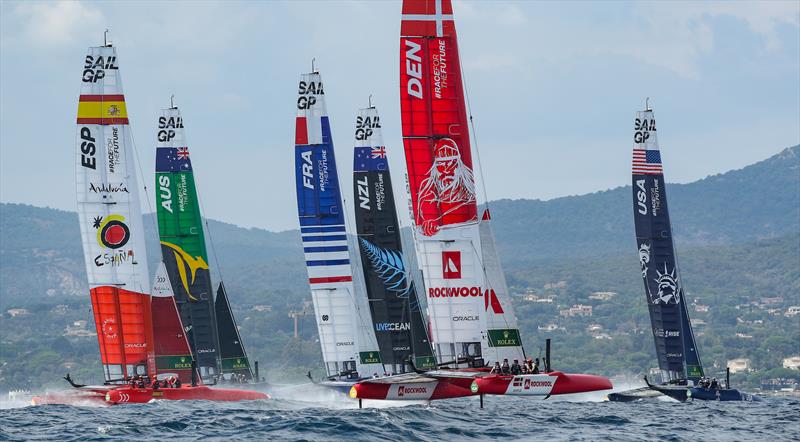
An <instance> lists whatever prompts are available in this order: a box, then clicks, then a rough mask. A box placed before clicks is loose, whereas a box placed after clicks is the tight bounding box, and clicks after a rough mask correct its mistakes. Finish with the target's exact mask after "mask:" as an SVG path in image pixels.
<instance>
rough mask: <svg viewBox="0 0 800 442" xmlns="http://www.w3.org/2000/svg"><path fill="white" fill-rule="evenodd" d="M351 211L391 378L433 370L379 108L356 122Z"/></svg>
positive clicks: (368, 110) (361, 114) (367, 111)
mask: <svg viewBox="0 0 800 442" xmlns="http://www.w3.org/2000/svg"><path fill="white" fill-rule="evenodd" d="M355 138H356V142H355V150H354V160H353V192H354V195H353V206H354V207H355V218H356V232H357V234H358V243H359V245H358V248H359V250H360V252H361V263H362V267H363V271H364V278H365V282H366V289H367V296H368V297H369V308H370V313H371V314H372V323H373V325H374V327H375V334H376V336H377V340H378V346H379V348H380V352H381V359H382V360H383V364H384V365H385V366H386V367H387V368H390V369H391V372H392V373H403V372H406V371H409V370H411V366H409V365H407V360H408V359H409V358H410V357H412V356H413V357H414V358H415V360H414V363H415V365H416V366H417V368H433V367H435V366H436V360H435V358H434V357H433V351H432V349H431V344H430V342H429V341H428V334H427V332H426V330H425V328H426V327H425V323H424V320H423V317H422V311H421V310H420V303H419V299H418V298H417V290H416V287H415V286H414V284H413V279H412V275H411V274H410V268H409V267H408V261H407V260H406V258H405V256H404V254H403V247H402V244H401V240H400V225H399V222H398V221H397V212H396V209H395V202H394V193H393V192H392V179H391V175H390V173H389V162H388V159H387V155H386V146H385V145H384V144H383V136H382V133H381V121H380V116H379V115H378V111H377V109H375V107H369V108H366V109H361V111H360V112H359V115H358V117H357V118H356V131H355Z"/></svg>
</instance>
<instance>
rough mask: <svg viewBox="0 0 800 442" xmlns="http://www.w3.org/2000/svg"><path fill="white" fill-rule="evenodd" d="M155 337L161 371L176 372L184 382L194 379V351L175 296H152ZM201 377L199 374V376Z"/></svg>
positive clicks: (157, 359)
mask: <svg viewBox="0 0 800 442" xmlns="http://www.w3.org/2000/svg"><path fill="white" fill-rule="evenodd" d="M152 306H153V308H152V310H153V337H154V347H155V348H154V350H155V357H156V361H157V365H158V372H159V373H174V374H177V375H178V378H179V379H180V380H181V382H183V383H190V382H191V380H192V351H191V349H190V347H189V341H188V339H187V338H186V334H185V332H184V330H183V324H182V323H181V318H180V315H179V314H178V308H177V307H176V305H175V298H173V297H172V296H168V297H156V296H154V297H153V298H152ZM198 379H199V376H198Z"/></svg>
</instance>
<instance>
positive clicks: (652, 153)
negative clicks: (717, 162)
mask: <svg viewBox="0 0 800 442" xmlns="http://www.w3.org/2000/svg"><path fill="white" fill-rule="evenodd" d="M633 143H634V146H633V166H632V172H633V217H634V223H635V226H636V246H637V247H638V249H639V264H640V267H641V271H642V280H643V282H644V289H645V296H646V298H647V305H648V308H649V310H650V321H651V325H652V328H653V338H654V339H655V344H656V355H657V357H658V366H659V368H660V369H661V373H662V378H663V379H662V380H663V381H664V382H668V381H671V380H676V379H690V380H693V381H697V380H698V379H700V378H701V377H702V376H703V367H702V364H701V363H700V356H699V354H698V352H697V346H696V344H695V340H694V335H693V333H692V328H691V325H690V323H689V315H688V312H687V308H686V300H685V298H684V296H683V284H682V283H681V278H680V275H679V274H678V263H677V259H676V257H675V245H674V242H673V239H672V226H671V224H670V221H669V212H668V210H667V193H666V188H665V183H664V173H663V168H662V165H661V152H660V151H659V149H658V138H657V135H656V120H655V118H654V117H653V111H652V110H650V109H649V108H648V109H646V110H644V111H642V112H637V114H636V120H635V122H634V134H633Z"/></svg>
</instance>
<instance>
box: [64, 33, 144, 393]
mask: <svg viewBox="0 0 800 442" xmlns="http://www.w3.org/2000/svg"><path fill="white" fill-rule="evenodd" d="M76 132H77V134H76V156H75V160H76V167H75V170H76V188H77V199H78V219H79V222H80V232H81V239H82V243H83V251H84V257H85V264H86V274H87V276H88V280H89V288H90V290H91V295H92V308H93V310H94V316H95V325H96V327H97V335H98V341H99V343H100V350H101V359H102V361H103V366H104V371H105V377H106V380H114V379H121V378H124V377H127V376H130V375H132V374H134V371H135V372H136V373H140V372H144V367H143V364H145V362H146V361H145V360H144V359H143V358H145V359H146V355H147V353H148V352H152V330H151V329H150V326H149V320H150V314H149V309H150V299H149V296H147V295H149V293H150V283H149V278H150V273H149V271H148V269H147V253H146V251H145V241H144V229H143V225H142V215H141V209H140V206H139V185H138V183H137V180H136V167H135V163H134V156H133V151H132V142H131V132H130V127H129V126H128V115H127V109H126V107H125V97H124V96H123V90H122V79H121V78H120V73H119V61H118V59H117V55H116V50H115V48H113V47H111V46H103V47H92V48H89V50H88V54H87V55H86V57H85V58H84V60H83V73H82V76H81V94H80V98H79V103H78V118H77V131H76ZM151 365H152V367H150V369H151V370H154V363H153V364H151Z"/></svg>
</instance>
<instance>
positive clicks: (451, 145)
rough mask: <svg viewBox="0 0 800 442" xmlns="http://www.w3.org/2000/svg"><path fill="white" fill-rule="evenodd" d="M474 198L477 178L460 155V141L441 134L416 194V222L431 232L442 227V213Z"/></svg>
mask: <svg viewBox="0 0 800 442" xmlns="http://www.w3.org/2000/svg"><path fill="white" fill-rule="evenodd" d="M473 202H475V178H474V176H473V174H472V170H470V168H469V167H467V165H466V164H464V162H463V161H462V159H461V152H460V151H459V149H458V145H457V144H456V142H455V141H453V140H452V139H450V138H442V139H440V140H438V141H437V142H436V145H435V146H434V149H433V165H432V166H431V168H430V170H429V171H428V177H427V178H425V179H424V180H423V181H422V183H421V184H420V189H419V193H418V195H417V206H418V213H417V225H418V226H420V227H421V229H422V233H423V234H424V235H426V236H430V235H433V234H435V233H436V232H437V231H439V223H440V222H441V219H442V217H443V216H445V215H447V214H448V213H450V212H453V211H454V210H456V209H458V208H459V207H461V206H463V205H465V204H468V203H473Z"/></svg>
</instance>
